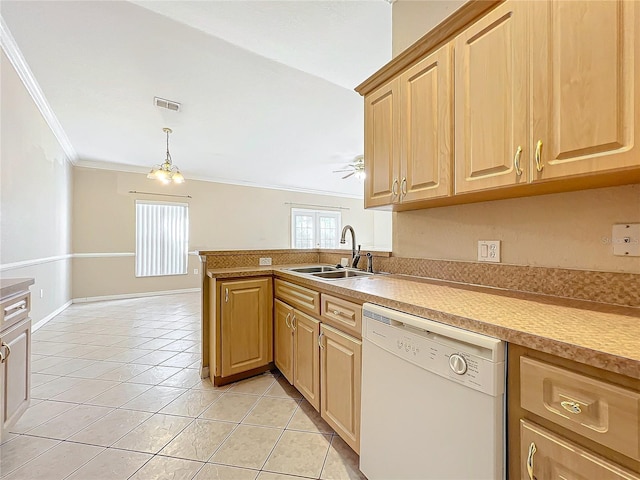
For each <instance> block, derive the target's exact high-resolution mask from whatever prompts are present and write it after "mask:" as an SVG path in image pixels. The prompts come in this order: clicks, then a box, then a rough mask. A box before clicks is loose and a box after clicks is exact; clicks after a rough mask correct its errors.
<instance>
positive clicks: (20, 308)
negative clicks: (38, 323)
mask: <svg viewBox="0 0 640 480" xmlns="http://www.w3.org/2000/svg"><path fill="white" fill-rule="evenodd" d="M26 309H27V301H26V300H20V301H19V302H16V303H14V304H13V305H9V306H8V307H5V309H4V320H5V322H7V321H9V320H11V319H12V318H13V317H15V316H16V315H20V314H21V313H22V312H24V311H25V310H26Z"/></svg>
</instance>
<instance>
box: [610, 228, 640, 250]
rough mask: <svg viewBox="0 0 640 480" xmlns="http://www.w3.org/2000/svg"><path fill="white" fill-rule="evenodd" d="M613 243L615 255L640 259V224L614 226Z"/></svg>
mask: <svg viewBox="0 0 640 480" xmlns="http://www.w3.org/2000/svg"><path fill="white" fill-rule="evenodd" d="M611 243H612V244H613V254H614V255H619V256H621V257H640V223H621V224H618V225H614V226H613V233H612V235H611Z"/></svg>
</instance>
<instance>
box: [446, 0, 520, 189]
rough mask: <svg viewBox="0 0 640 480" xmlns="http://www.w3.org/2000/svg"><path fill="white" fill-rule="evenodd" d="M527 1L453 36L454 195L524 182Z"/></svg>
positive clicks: (507, 6) (500, 10)
mask: <svg viewBox="0 0 640 480" xmlns="http://www.w3.org/2000/svg"><path fill="white" fill-rule="evenodd" d="M528 4H529V2H521V1H507V2H505V3H503V4H501V5H500V6H499V7H497V8H496V9H494V10H492V11H491V12H490V13H489V14H487V15H486V16H485V17H483V18H482V19H480V20H479V21H477V22H476V23H474V24H473V25H472V26H471V27H469V28H468V29H467V30H465V31H464V32H463V33H461V34H460V35H459V36H458V37H456V40H455V70H456V72H455V85H456V86H455V138H456V143H455V149H456V153H455V171H456V172H455V184H456V185H455V191H456V193H465V192H473V191H479V190H485V189H490V188H496V187H503V186H511V185H517V184H519V183H526V182H527V181H528V178H529V175H528V173H529V172H528V168H527V166H526V163H527V159H528V158H529V148H530V147H529V136H530V133H529V114H528V102H529V96H528V89H527V85H528V81H527V71H528V70H527V61H526V59H527V52H528V50H527V44H528V42H527V9H528ZM519 148H520V149H521V150H520V153H518V149H519ZM518 156H519V158H518ZM518 163H519V165H518Z"/></svg>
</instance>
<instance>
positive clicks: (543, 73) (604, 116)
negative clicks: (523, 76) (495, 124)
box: [531, 0, 640, 181]
mask: <svg viewBox="0 0 640 480" xmlns="http://www.w3.org/2000/svg"><path fill="white" fill-rule="evenodd" d="M639 10H640V4H639V3H638V2H634V1H624V0H610V1H606V2H604V1H600V2H593V1H591V2H588V1H573V2H567V1H564V2H558V1H554V2H551V1H545V2H532V21H531V26H532V35H531V38H532V42H531V49H532V57H531V58H532V64H531V78H532V82H533V83H532V114H533V141H534V144H533V145H532V148H533V149H535V147H536V145H537V143H538V141H541V142H542V145H541V148H540V155H539V161H538V163H536V159H535V157H534V158H533V166H534V168H535V170H534V181H538V180H547V179H554V178H560V177H568V176H573V175H581V174H587V173H594V172H601V171H606V170H614V169H619V168H625V167H630V166H637V165H640V155H638V153H637V152H638V149H637V148H635V149H633V146H634V143H635V144H637V143H638V142H639V141H640V108H638V105H639V95H640V61H639V59H638V54H640V40H639V39H640V31H639V30H640V27H639V25H638V21H639V19H640V11H639ZM634 50H635V52H636V55H635V57H636V58H635V59H634ZM534 156H535V152H534Z"/></svg>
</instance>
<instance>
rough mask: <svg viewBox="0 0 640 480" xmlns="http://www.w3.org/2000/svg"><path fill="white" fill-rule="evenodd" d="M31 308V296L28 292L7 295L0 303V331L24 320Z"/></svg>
mask: <svg viewBox="0 0 640 480" xmlns="http://www.w3.org/2000/svg"><path fill="white" fill-rule="evenodd" d="M30 308H31V296H30V294H29V292H24V293H20V294H18V295H14V296H13V297H9V298H7V299H5V300H3V301H2V303H0V315H2V322H1V323H0V331H2V330H5V329H7V328H9V327H10V326H12V325H15V324H16V323H18V322H20V321H22V320H24V319H25V318H27V316H28V315H29V310H30Z"/></svg>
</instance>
